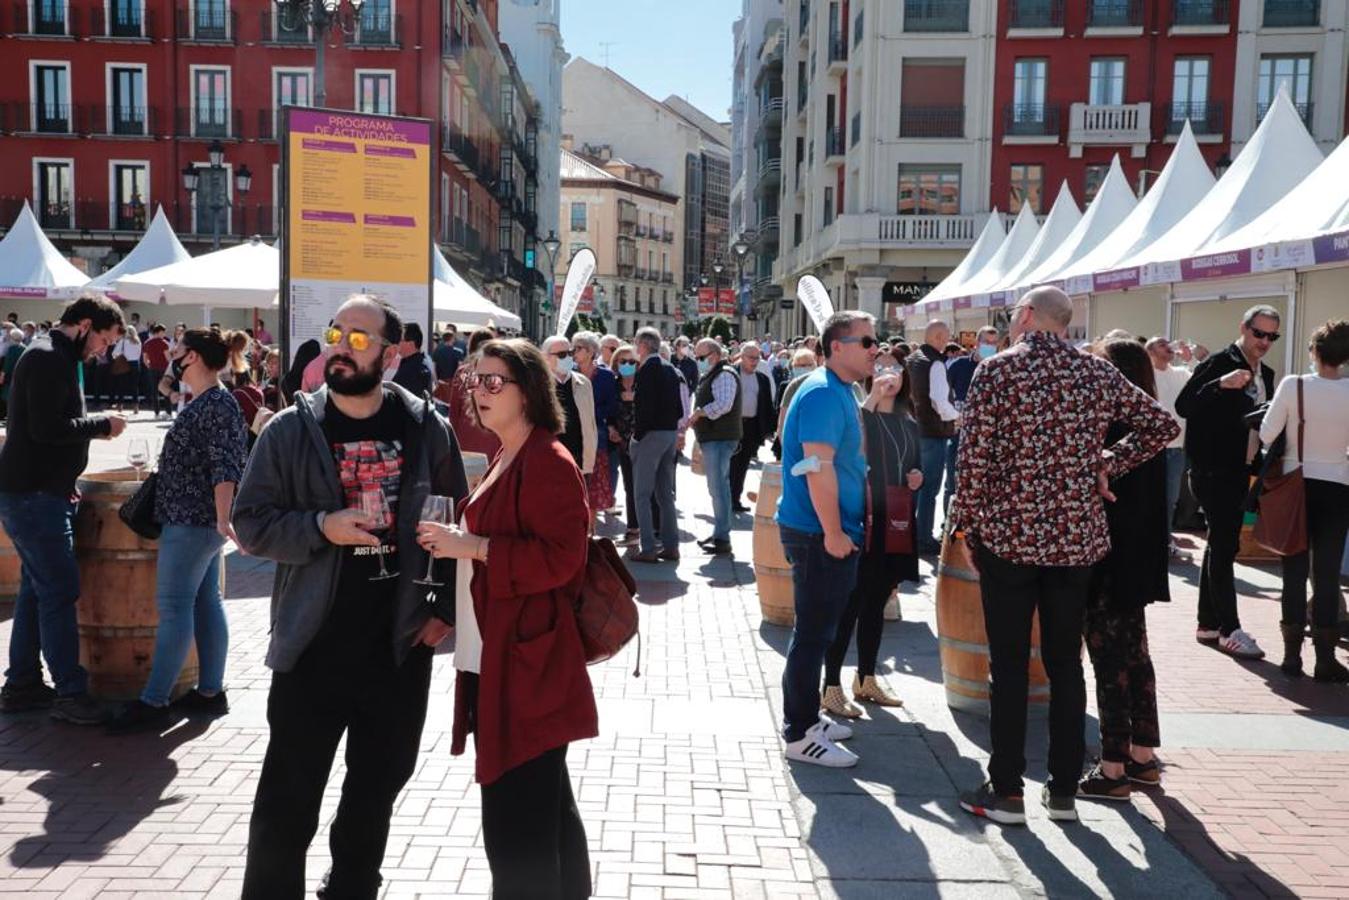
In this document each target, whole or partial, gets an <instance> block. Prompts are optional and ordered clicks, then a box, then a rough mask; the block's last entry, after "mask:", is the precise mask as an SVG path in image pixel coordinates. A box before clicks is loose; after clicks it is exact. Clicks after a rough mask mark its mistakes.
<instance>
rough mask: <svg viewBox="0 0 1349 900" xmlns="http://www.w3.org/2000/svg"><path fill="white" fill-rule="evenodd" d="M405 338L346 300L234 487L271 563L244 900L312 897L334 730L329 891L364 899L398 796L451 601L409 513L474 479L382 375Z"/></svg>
mask: <svg viewBox="0 0 1349 900" xmlns="http://www.w3.org/2000/svg"><path fill="white" fill-rule="evenodd" d="M402 336H403V323H402V320H401V319H400V318H399V316H398V313H397V312H396V311H395V310H394V309H392V308H391V307H389V306H388V305H387V304H384V303H383V302H381V301H379V300H377V299H375V298H372V297H368V296H364V295H356V296H353V297H352V298H350V299H349V300H347V302H346V303H344V304H343V305H342V306H341V308H340V309H338V311H337V314H336V316H334V318H333V321H332V323H331V324H330V325H329V327H328V328H327V329H326V331H325V333H324V334H323V335H322V336H321V342H322V343H323V345H324V355H323V372H324V381H325V384H324V386H323V387H320V388H319V389H318V390H316V391H315V392H313V393H298V394H296V398H295V405H294V406H292V407H290V408H288V409H286V410H284V411H282V412H280V413H278V414H277V415H276V416H275V417H274V418H273V419H272V421H271V422H269V423H268V425H267V428H266V429H264V430H263V431H262V433H261V434H260V435H259V437H258V441H257V444H256V445H255V446H254V448H253V452H252V455H251V456H250V458H249V462H248V467H247V469H246V471H245V472H244V477H243V482H242V483H241V484H240V487H239V498H238V501H237V503H236V505H235V510H234V527H235V531H236V533H237V534H238V537H239V545H240V547H241V548H242V549H243V550H244V551H245V552H247V553H249V554H250V555H255V556H261V557H265V558H268V559H272V560H275V561H276V562H277V563H278V565H277V571H276V587H275V590H274V592H273V601H272V633H271V643H270V646H269V647H268V651H267V665H268V666H270V667H271V669H272V671H273V675H272V686H271V693H270V695H269V697H268V704H267V720H268V724H269V725H270V732H271V734H270V740H269V743H268V747H267V755H266V759H265V760H264V762H263V767H262V776H261V779H260V781H259V784H258V792H257V797H256V800H255V802H254V806H253V818H252V822H251V824H250V828H249V845H248V861H247V867H246V871H245V875H244V886H243V896H244V897H247V898H251V897H299V896H302V895H303V894H304V893H305V887H306V885H305V854H306V851H307V850H308V847H309V842H310V841H311V840H312V839H313V836H314V834H315V832H316V831H317V829H318V818H319V806H320V803H321V801H322V799H323V791H324V787H325V785H326V783H327V780H328V774H329V770H330V769H331V767H332V762H333V756H334V754H335V753H336V750H337V745H338V742H339V741H340V740H341V738H342V736H343V734H344V733H345V734H346V736H347V750H346V765H347V775H346V780H345V782H344V783H343V786H342V801H341V803H340V805H339V807H338V811H337V818H336V819H335V820H334V821H333V824H332V829H331V838H330V846H331V850H332V868H331V869H330V870H329V872H328V874H327V875H326V876H325V877H324V883H325V885H326V887H327V891H328V893H329V895H330V896H349V895H350V896H373V895H374V894H375V893H376V892H377V890H378V887H379V885H380V883H381V876H380V872H379V867H380V862H381V861H382V859H383V856H384V848H385V844H386V843H387V840H388V832H389V820H390V816H391V815H392V811H393V804H394V800H395V799H396V797H397V795H398V792H399V790H400V789H401V788H402V787H403V785H404V783H405V782H406V781H407V779H408V778H409V777H411V775H412V771H413V768H414V766H415V763H416V760H417V751H418V746H419V743H420V740H421V731H422V724H423V722H424V720H425V718H426V705H427V695H428V692H429V690H430V684H431V655H432V648H434V647H435V646H436V645H437V644H439V643H440V642H441V641H443V640H444V639H445V638H446V637H447V636H448V635H449V634H450V631H451V626H452V624H453V622H454V609H455V584H454V581H455V580H454V578H453V577H452V573H453V569H452V564H451V563H448V562H442V561H435V560H428V554H427V553H426V552H425V551H423V550H422V549H421V548H420V547H418V545H417V540H416V530H417V523H418V520H419V517H425V516H427V515H435V514H436V510H437V509H438V508H439V507H440V506H441V505H443V506H445V507H446V509H450V508H452V507H453V504H455V503H457V502H458V501H459V499H461V498H462V497H464V496H465V494H466V493H467V485H466V482H465V478H464V468H463V461H462V459H461V457H460V453H459V446H458V443H457V442H456V440H455V438H454V435H453V433H452V432H451V431H450V429H449V427H448V426H447V425H446V423H445V421H444V420H443V419H442V418H440V417H439V416H438V415H436V414H435V412H434V410H433V409H432V408H431V407H429V406H428V405H427V403H426V402H425V400H424V399H423V398H420V397H416V396H414V395H413V394H411V393H410V392H408V391H407V390H405V389H403V388H402V387H400V386H398V385H396V384H393V383H385V382H383V380H382V374H383V372H384V370H386V369H388V368H390V367H391V366H393V365H394V364H396V362H397V359H398V344H399V342H400V340H401V338H402ZM437 498H439V499H437ZM424 509H425V512H424ZM445 515H448V513H445ZM441 521H443V519H442V520H441ZM447 575H449V576H451V577H446V576H447Z"/></svg>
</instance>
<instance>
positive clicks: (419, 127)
mask: <svg viewBox="0 0 1349 900" xmlns="http://www.w3.org/2000/svg"><path fill="white" fill-rule="evenodd" d="M286 113H287V115H288V116H289V117H290V118H289V119H288V121H289V123H290V132H291V134H313V135H317V136H319V137H330V138H350V139H354V140H362V141H384V142H386V143H390V144H423V145H426V146H430V144H431V123H430V122H415V121H408V120H407V119H394V118H390V117H388V116H368V115H363V114H361V113H350V112H336V111H333V112H329V111H326V110H318V109H288V110H287V111H286Z"/></svg>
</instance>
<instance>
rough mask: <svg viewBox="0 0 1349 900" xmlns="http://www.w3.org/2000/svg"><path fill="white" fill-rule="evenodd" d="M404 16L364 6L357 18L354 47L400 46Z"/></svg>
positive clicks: (352, 43)
mask: <svg viewBox="0 0 1349 900" xmlns="http://www.w3.org/2000/svg"><path fill="white" fill-rule="evenodd" d="M402 36H403V17H402V16H401V15H392V14H390V13H389V12H387V11H385V10H376V9H372V8H371V7H369V6H366V7H362V9H361V16H360V18H359V19H358V20H357V24H356V34H355V35H353V36H352V38H351V45H352V46H353V47H390V48H393V47H398V46H401V44H402Z"/></svg>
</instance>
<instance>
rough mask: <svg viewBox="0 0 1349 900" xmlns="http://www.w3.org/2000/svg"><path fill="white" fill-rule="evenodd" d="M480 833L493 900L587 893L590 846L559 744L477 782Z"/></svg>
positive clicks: (560, 899)
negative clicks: (489, 780) (488, 780)
mask: <svg viewBox="0 0 1349 900" xmlns="http://www.w3.org/2000/svg"><path fill="white" fill-rule="evenodd" d="M482 838H483V844H484V847H485V849H486V851H487V864H488V866H489V867H490V868H491V870H492V897H493V900H572V898H580V897H589V896H590V850H589V849H588V847H587V846H586V833H585V825H584V824H582V822H581V813H580V811H579V810H578V809H577V808H576V800H575V798H574V797H573V796H572V792H571V776H570V775H569V774H568V773H567V748H566V747H565V746H562V747H558V748H557V749H555V750H549V751H548V752H547V753H544V754H543V755H542V756H537V757H535V758H534V759H531V760H530V761H529V762H526V763H522V764H521V765H518V766H516V767H515V768H514V769H511V770H510V771H509V772H507V773H505V774H504V775H502V776H501V777H500V778H498V779H497V780H496V781H494V782H492V783H491V784H485V785H483V786H482Z"/></svg>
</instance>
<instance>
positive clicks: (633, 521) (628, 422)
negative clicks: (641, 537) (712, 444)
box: [608, 344, 639, 544]
mask: <svg viewBox="0 0 1349 900" xmlns="http://www.w3.org/2000/svg"><path fill="white" fill-rule="evenodd" d="M609 364H610V367H611V368H612V369H613V370H614V373H615V374H617V375H618V411H617V412H616V413H615V414H614V415H613V417H612V418H610V419H609V425H608V427H609V440H610V442H611V443H612V444H613V446H615V447H616V448H617V450H616V451H615V452H617V453H618V471H619V473H620V474H621V476H622V478H623V497H624V500H625V502H626V504H627V509H626V512H627V516H628V518H627V523H628V529H627V532H626V533H625V534H624V535H623V540H622V541H621V543H623V544H632V543H634V542H635V541H636V540H637V538H638V534H639V532H638V529H637V505H636V504H635V503H634V502H633V497H634V490H633V484H632V456H631V454H629V452H628V442H629V441H630V440H631V439H632V432H633V430H634V428H635V423H636V418H637V413H636V406H635V403H634V401H635V400H636V397H637V394H636V384H637V350H636V349H635V348H634V347H633V346H632V345H631V344H620V345H619V347H618V349H617V350H615V351H614V355H613V356H612V357H610V359H609Z"/></svg>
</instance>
